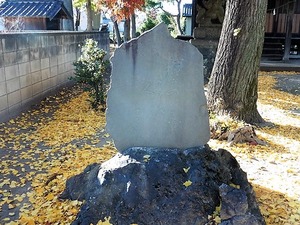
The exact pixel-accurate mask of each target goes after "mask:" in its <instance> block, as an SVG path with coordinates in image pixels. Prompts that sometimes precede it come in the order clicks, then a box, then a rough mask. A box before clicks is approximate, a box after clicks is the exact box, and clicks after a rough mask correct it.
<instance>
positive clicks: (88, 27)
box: [86, 0, 93, 31]
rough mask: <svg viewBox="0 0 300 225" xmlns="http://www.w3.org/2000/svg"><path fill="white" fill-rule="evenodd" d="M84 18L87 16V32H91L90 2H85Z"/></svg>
mask: <svg viewBox="0 0 300 225" xmlns="http://www.w3.org/2000/svg"><path fill="white" fill-rule="evenodd" d="M86 16H87V28H86V30H87V31H92V30H93V22H92V20H93V18H92V1H91V0H87V1H86Z"/></svg>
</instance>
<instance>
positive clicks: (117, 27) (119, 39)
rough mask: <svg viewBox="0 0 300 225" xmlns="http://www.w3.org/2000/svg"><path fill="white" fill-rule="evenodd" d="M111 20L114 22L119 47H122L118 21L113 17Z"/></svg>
mask: <svg viewBox="0 0 300 225" xmlns="http://www.w3.org/2000/svg"><path fill="white" fill-rule="evenodd" d="M111 20H112V21H113V22H114V33H115V35H116V40H117V45H118V46H120V45H121V44H122V38H121V34H120V30H119V26H118V22H117V20H116V19H115V18H114V17H113V16H112V17H111Z"/></svg>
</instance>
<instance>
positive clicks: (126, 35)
mask: <svg viewBox="0 0 300 225" xmlns="http://www.w3.org/2000/svg"><path fill="white" fill-rule="evenodd" d="M129 40H130V19H129V18H126V19H125V22H124V42H127V41H129Z"/></svg>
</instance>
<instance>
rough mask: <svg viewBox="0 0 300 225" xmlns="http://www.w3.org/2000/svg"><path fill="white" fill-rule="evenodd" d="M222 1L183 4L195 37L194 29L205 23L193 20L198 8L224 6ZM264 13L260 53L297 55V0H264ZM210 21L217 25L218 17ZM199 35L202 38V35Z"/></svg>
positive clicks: (284, 57) (278, 56)
mask: <svg viewBox="0 0 300 225" xmlns="http://www.w3.org/2000/svg"><path fill="white" fill-rule="evenodd" d="M224 2H225V1H222V0H193V3H192V4H190V5H186V6H185V7H186V8H187V7H192V13H190V12H189V15H190V16H192V23H191V24H192V25H191V26H192V30H193V31H194V33H193V37H194V38H195V39H198V38H199V37H198V35H197V33H196V32H195V31H197V30H198V31H199V30H203V28H204V29H205V25H204V26H201V24H198V22H197V16H198V15H199V12H200V11H199V10H202V11H203V12H206V13H207V12H208V11H210V10H214V9H215V8H217V7H215V6H216V5H217V4H219V6H223V8H225V5H224ZM207 5H208V6H209V7H210V8H209V7H207ZM219 8H220V7H219ZM184 10H185V9H184ZM184 10H183V11H184ZM184 12H185V11H184ZM266 14H267V15H266V27H265V41H264V48H263V54H262V57H263V58H265V59H268V60H285V61H286V60H290V59H300V0H268V9H267V12H266ZM203 15H205V14H203ZM184 16H185V17H186V15H184ZM198 20H199V19H198ZM200 23H201V22H200ZM213 23H214V21H213V20H212V24H211V25H216V26H217V25H218V24H217V23H218V21H217V23H216V24H213ZM200 39H201V40H202V41H203V38H200ZM204 39H205V38H204Z"/></svg>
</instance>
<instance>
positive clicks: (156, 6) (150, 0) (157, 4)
mask: <svg viewBox="0 0 300 225" xmlns="http://www.w3.org/2000/svg"><path fill="white" fill-rule="evenodd" d="M162 2H168V3H173V4H174V3H176V7H177V14H172V13H171V12H169V11H168V10H166V9H165V8H164V7H163V4H162ZM146 3H147V6H148V8H152V9H153V10H156V11H157V13H158V10H161V11H163V13H161V15H164V16H163V18H167V17H168V20H174V18H176V20H174V21H175V24H176V27H177V31H178V33H177V34H180V35H182V34H183V29H182V26H181V0H164V1H156V0H147V1H146ZM171 18H172V19H171ZM164 22H165V21H164ZM172 23H173V22H172Z"/></svg>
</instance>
